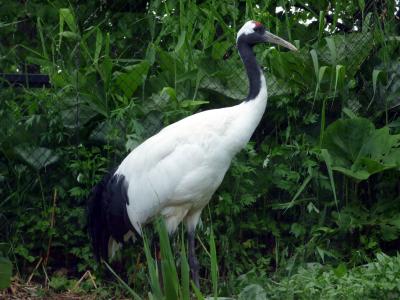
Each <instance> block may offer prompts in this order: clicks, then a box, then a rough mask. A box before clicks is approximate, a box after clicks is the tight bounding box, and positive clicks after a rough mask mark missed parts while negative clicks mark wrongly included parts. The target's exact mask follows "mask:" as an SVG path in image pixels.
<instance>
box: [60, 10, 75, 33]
mask: <svg viewBox="0 0 400 300" xmlns="http://www.w3.org/2000/svg"><path fill="white" fill-rule="evenodd" d="M60 20H62V21H63V22H65V23H66V24H67V25H68V27H69V29H70V30H71V31H72V32H75V33H77V28H76V22H75V17H74V15H73V13H72V12H71V10H70V9H69V8H60Z"/></svg>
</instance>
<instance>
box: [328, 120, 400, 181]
mask: <svg viewBox="0 0 400 300" xmlns="http://www.w3.org/2000/svg"><path fill="white" fill-rule="evenodd" d="M399 145H400V135H391V134H390V133H389V128H388V127H383V128H381V129H375V127H374V125H373V124H372V123H371V122H370V121H369V120H367V119H363V118H354V119H349V120H338V121H336V122H334V123H333V124H331V125H330V126H329V127H328V128H327V129H326V131H325V134H324V137H323V141H322V148H324V149H326V150H327V151H328V152H329V155H330V156H329V157H331V161H330V165H331V167H332V169H333V170H335V171H338V172H341V173H343V174H345V175H347V176H349V177H352V178H354V179H356V180H365V179H368V177H369V176H371V175H372V174H375V173H379V172H382V171H384V170H388V169H392V168H396V167H398V166H400V149H399ZM324 155H325V156H326V153H325V154H324ZM326 157H327V156H326ZM326 157H325V158H326Z"/></svg>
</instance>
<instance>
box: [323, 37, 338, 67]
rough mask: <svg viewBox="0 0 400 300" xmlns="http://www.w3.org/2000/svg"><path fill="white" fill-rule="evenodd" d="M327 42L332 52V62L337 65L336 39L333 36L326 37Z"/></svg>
mask: <svg viewBox="0 0 400 300" xmlns="http://www.w3.org/2000/svg"><path fill="white" fill-rule="evenodd" d="M325 41H326V44H327V45H328V49H329V53H330V54H331V64H332V65H333V66H336V64H337V51H336V45H335V40H334V39H333V38H331V37H327V38H325Z"/></svg>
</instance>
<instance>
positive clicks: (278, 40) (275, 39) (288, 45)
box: [264, 31, 297, 51]
mask: <svg viewBox="0 0 400 300" xmlns="http://www.w3.org/2000/svg"><path fill="white" fill-rule="evenodd" d="M264 37H265V41H266V42H269V43H272V44H277V45H281V46H283V47H285V48H288V49H290V50H292V51H297V48H296V47H295V46H293V45H292V44H291V43H289V42H288V41H285V40H284V39H282V38H280V37H279V36H276V35H274V34H272V33H271V32H268V31H266V32H265V34H264Z"/></svg>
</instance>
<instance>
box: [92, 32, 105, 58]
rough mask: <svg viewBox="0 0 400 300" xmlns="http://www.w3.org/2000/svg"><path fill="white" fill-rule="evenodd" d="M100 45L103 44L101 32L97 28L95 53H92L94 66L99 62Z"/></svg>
mask: <svg viewBox="0 0 400 300" xmlns="http://www.w3.org/2000/svg"><path fill="white" fill-rule="evenodd" d="M102 44H103V34H102V33H101V30H100V29H99V28H97V33H96V48H95V51H94V59H93V63H94V64H95V65H97V63H98V61H99V56H100V52H101V47H102Z"/></svg>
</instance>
